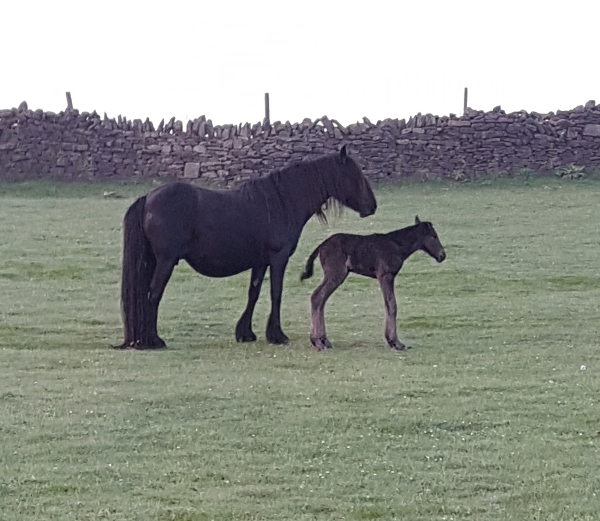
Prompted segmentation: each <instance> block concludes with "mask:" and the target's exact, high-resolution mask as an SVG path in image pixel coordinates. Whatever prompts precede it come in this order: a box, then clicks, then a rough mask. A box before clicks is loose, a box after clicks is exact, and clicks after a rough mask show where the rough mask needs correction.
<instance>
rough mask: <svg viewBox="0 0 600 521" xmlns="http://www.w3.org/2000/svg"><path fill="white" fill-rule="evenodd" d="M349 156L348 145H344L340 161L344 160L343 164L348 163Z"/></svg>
mask: <svg viewBox="0 0 600 521" xmlns="http://www.w3.org/2000/svg"><path fill="white" fill-rule="evenodd" d="M347 158H348V153H347V152H346V145H344V146H343V147H342V149H341V150H340V161H341V162H342V165H343V164H345V163H346V159H347Z"/></svg>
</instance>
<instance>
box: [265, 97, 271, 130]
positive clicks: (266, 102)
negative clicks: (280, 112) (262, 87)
mask: <svg viewBox="0 0 600 521" xmlns="http://www.w3.org/2000/svg"><path fill="white" fill-rule="evenodd" d="M265 121H267V123H271V111H270V110H269V93H268V92H265Z"/></svg>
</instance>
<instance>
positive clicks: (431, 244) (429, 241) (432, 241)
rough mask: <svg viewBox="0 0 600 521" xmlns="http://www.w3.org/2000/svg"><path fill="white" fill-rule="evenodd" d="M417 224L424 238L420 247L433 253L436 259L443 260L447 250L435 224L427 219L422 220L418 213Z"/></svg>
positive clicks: (426, 251)
mask: <svg viewBox="0 0 600 521" xmlns="http://www.w3.org/2000/svg"><path fill="white" fill-rule="evenodd" d="M415 224H416V225H418V230H419V232H420V236H421V237H422V240H423V243H422V244H423V245H422V246H421V248H420V249H421V250H423V251H424V252H425V253H428V254H429V255H431V256H432V257H433V258H434V259H435V260H436V261H438V262H442V261H443V260H444V259H445V258H446V252H445V250H444V247H443V246H442V243H441V242H440V238H439V237H438V234H437V232H436V231H435V228H434V227H433V224H431V223H430V222H427V221H423V222H421V220H420V219H419V216H418V215H417V216H416V217H415Z"/></svg>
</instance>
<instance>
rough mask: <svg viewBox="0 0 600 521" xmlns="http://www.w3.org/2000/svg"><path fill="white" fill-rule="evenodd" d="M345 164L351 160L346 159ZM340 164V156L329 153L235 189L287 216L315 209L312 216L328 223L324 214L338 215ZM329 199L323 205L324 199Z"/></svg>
mask: <svg viewBox="0 0 600 521" xmlns="http://www.w3.org/2000/svg"><path fill="white" fill-rule="evenodd" d="M346 161H352V159H350V158H346ZM340 168H341V164H340V160H339V154H331V155H327V156H324V157H321V158H319V159H316V160H313V161H302V162H297V163H293V164H291V165H289V166H286V167H284V168H282V169H279V170H273V171H272V172H270V173H269V174H267V175H266V176H263V177H257V178H255V179H250V180H248V181H246V182H245V183H244V184H243V185H241V186H240V187H239V188H238V191H239V193H240V194H243V195H245V196H246V197H249V198H251V199H254V200H257V198H260V199H264V200H266V201H267V203H268V204H269V205H270V206H271V205H272V209H273V210H274V209H275V207H277V206H278V207H279V208H280V209H281V211H283V212H284V213H286V214H288V215H290V216H291V215H297V212H294V210H295V209H297V208H301V209H305V208H307V207H309V208H314V207H318V210H317V211H316V212H315V215H316V216H317V217H318V219H319V220H320V221H321V222H327V215H326V214H327V213H330V212H335V213H337V214H339V213H340V212H341V208H342V206H341V204H340V202H339V200H338V197H339V198H341V197H342V186H341V182H340V181H341V179H340V178H341V176H342V175H343V172H340ZM327 194H328V195H329V197H328V198H327V199H326V200H325V202H324V203H323V200H324V198H325V197H326V196H327Z"/></svg>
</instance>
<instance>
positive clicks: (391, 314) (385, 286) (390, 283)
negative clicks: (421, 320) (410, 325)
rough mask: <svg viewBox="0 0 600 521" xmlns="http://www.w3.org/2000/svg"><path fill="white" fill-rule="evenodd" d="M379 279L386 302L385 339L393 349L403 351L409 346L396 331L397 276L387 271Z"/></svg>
mask: <svg viewBox="0 0 600 521" xmlns="http://www.w3.org/2000/svg"><path fill="white" fill-rule="evenodd" d="M377 279H378V280H379V285H380V287H381V292H382V293H383V301H384V303H385V311H386V314H385V315H386V316H385V339H386V340H387V343H388V344H389V346H390V347H391V348H392V349H395V350H397V351H402V350H403V349H406V348H407V347H406V346H405V345H404V344H403V343H402V342H400V340H399V339H398V332H397V331H396V315H397V312H398V306H397V304H396V295H395V294H394V279H395V276H394V275H392V274H391V273H387V274H385V275H382V276H380V277H377Z"/></svg>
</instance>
